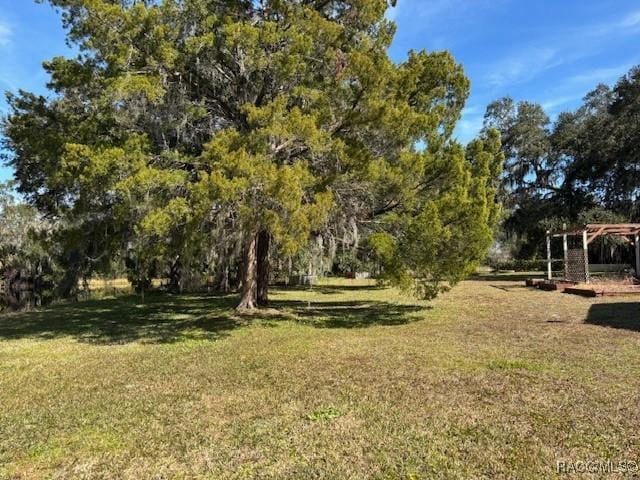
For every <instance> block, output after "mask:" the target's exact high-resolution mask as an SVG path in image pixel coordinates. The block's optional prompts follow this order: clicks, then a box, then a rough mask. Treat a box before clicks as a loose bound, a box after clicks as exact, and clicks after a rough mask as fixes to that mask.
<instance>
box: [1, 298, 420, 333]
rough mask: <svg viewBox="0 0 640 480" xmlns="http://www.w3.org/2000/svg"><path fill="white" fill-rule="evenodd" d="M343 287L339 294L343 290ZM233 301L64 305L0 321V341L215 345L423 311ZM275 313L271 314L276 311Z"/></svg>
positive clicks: (389, 321)
mask: <svg viewBox="0 0 640 480" xmlns="http://www.w3.org/2000/svg"><path fill="white" fill-rule="evenodd" d="M348 288H349V287H347V288H346V289H343V290H348ZM236 302H237V297H236V296H235V295H226V296H215V295H168V294H160V293H156V294H152V295H149V296H147V298H146V299H145V302H144V304H143V303H142V302H141V300H140V297H138V296H133V295H130V296H124V297H119V298H112V299H103V300H88V301H84V302H78V303H64V304H59V305H54V306H52V307H50V308H47V309H44V310H40V311H34V312H23V313H14V314H6V315H0V340H11V339H20V338H33V339H40V340H46V339H55V338H61V337H73V338H75V339H76V340H77V341H79V342H82V343H90V344H95V345H114V344H126V343H130V342H141V343H173V342H179V341H185V340H217V339H220V338H223V337H224V336H226V335H228V334H229V332H230V331H231V330H233V329H235V328H239V327H242V326H245V325H247V323H249V322H251V321H264V322H265V323H264V324H265V325H266V324H267V323H269V322H271V323H273V322H279V321H295V322H299V323H302V324H305V325H312V326H314V327H317V328H365V327H370V326H374V325H401V324H405V323H408V322H411V321H414V320H416V319H417V318H416V316H415V315H412V314H414V313H416V312H418V311H421V310H424V307H420V306H416V305H396V304H391V303H386V302H382V301H367V302H364V301H363V302H360V301H359V302H352V301H344V302H314V303H308V302H304V301H284V300H283V301H276V302H272V304H271V305H270V309H269V310H268V311H258V312H256V313H255V314H251V315H246V316H243V315H238V314H237V313H236V312H235V310H234V307H235V305H236ZM276 309H277V310H276Z"/></svg>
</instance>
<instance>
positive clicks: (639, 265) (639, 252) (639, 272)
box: [633, 233, 640, 277]
mask: <svg viewBox="0 0 640 480" xmlns="http://www.w3.org/2000/svg"><path fill="white" fill-rule="evenodd" d="M633 245H634V246H635V247H636V277H640V235H638V234H637V233H636V234H635V235H634V236H633Z"/></svg>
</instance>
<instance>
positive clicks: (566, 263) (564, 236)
mask: <svg viewBox="0 0 640 480" xmlns="http://www.w3.org/2000/svg"><path fill="white" fill-rule="evenodd" d="M562 230H563V232H564V233H563V234H562V250H563V253H564V279H565V280H566V279H567V278H569V240H568V238H567V224H566V223H563V224H562Z"/></svg>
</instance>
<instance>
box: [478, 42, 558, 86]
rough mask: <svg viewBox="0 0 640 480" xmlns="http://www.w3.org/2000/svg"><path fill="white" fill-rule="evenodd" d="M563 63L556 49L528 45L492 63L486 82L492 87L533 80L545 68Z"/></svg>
mask: <svg viewBox="0 0 640 480" xmlns="http://www.w3.org/2000/svg"><path fill="white" fill-rule="evenodd" d="M562 63H564V60H563V59H562V58H561V57H560V56H559V52H558V51H557V50H556V49H553V48H540V47H528V48H526V49H524V50H523V51H520V52H518V53H517V54H515V55H513V56H510V57H507V58H505V59H503V60H500V61H498V62H497V63H495V64H494V65H492V66H491V67H490V70H491V71H490V72H489V73H488V74H487V75H486V77H485V82H486V83H487V84H488V85H489V86H492V87H503V86H505V85H509V84H514V83H519V82H522V81H526V80H531V79H532V78H534V77H536V76H537V75H539V74H540V73H542V72H544V71H545V70H548V69H550V68H554V67H557V66H559V65H562Z"/></svg>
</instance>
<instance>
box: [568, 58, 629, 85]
mask: <svg viewBox="0 0 640 480" xmlns="http://www.w3.org/2000/svg"><path fill="white" fill-rule="evenodd" d="M635 64H636V62H628V63H625V64H622V65H617V66H615V67H605V68H596V69H593V70H590V71H587V72H583V73H579V74H576V75H573V76H572V77H569V78H568V79H567V81H568V82H569V83H572V84H577V85H592V86H594V87H595V86H596V85H597V84H599V83H606V84H610V83H613V82H615V81H616V80H618V79H619V78H620V77H622V76H623V75H624V74H626V73H627V72H628V71H629V70H631V68H632V67H633V66H634V65H635Z"/></svg>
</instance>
